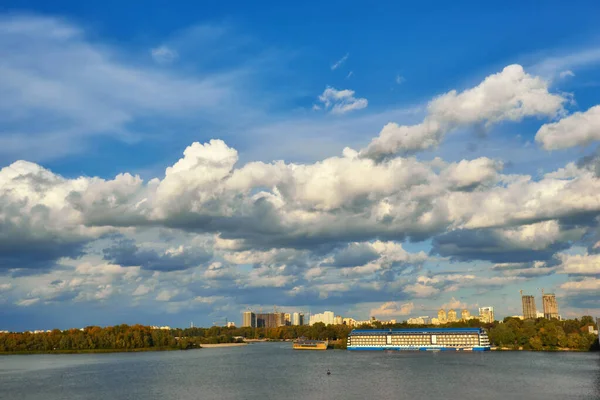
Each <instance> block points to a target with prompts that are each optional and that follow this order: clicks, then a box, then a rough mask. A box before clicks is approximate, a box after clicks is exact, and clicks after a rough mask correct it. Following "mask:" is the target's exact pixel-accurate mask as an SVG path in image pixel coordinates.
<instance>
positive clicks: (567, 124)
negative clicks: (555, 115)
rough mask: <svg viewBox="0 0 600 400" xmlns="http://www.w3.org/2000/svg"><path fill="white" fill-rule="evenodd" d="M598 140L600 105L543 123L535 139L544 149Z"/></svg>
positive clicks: (555, 148)
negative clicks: (549, 122) (558, 119)
mask: <svg viewBox="0 0 600 400" xmlns="http://www.w3.org/2000/svg"><path fill="white" fill-rule="evenodd" d="M598 140H600V106H594V107H591V108H590V109H589V110H587V111H585V112H576V113H574V114H571V115H569V116H568V117H566V118H563V119H561V120H560V121H558V122H554V123H551V124H545V125H543V126H542V127H541V128H540V129H539V130H538V131H537V134H536V135H535V141H536V142H538V143H539V144H541V145H542V147H543V148H544V149H546V150H558V149H566V148H569V147H574V146H585V145H587V144H589V143H591V142H594V141H598Z"/></svg>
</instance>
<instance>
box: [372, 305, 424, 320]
mask: <svg viewBox="0 0 600 400" xmlns="http://www.w3.org/2000/svg"><path fill="white" fill-rule="evenodd" d="M414 308H415V304H414V303H413V302H412V301H411V302H409V303H398V302H396V301H388V302H386V303H383V304H381V305H380V306H379V307H377V308H373V309H371V311H370V312H369V315H372V316H374V317H379V318H383V317H398V316H403V315H410V313H412V311H413V309H414Z"/></svg>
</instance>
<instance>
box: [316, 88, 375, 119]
mask: <svg viewBox="0 0 600 400" xmlns="http://www.w3.org/2000/svg"><path fill="white" fill-rule="evenodd" d="M319 101H320V102H321V103H322V104H323V107H324V108H325V109H326V110H329V111H330V112H331V113H332V114H345V113H347V112H350V111H356V110H361V109H363V108H366V107H367V106H368V105H369V102H368V100H367V99H364V98H360V97H359V98H356V97H354V90H349V89H344V90H337V89H335V88H332V87H327V88H326V89H325V90H324V91H323V93H322V94H321V95H320V96H319Z"/></svg>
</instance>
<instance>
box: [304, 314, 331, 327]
mask: <svg viewBox="0 0 600 400" xmlns="http://www.w3.org/2000/svg"><path fill="white" fill-rule="evenodd" d="M318 322H322V323H324V324H325V325H333V324H334V323H335V314H334V313H333V312H332V311H325V312H324V313H322V314H312V315H311V316H310V323H309V324H310V325H311V326H312V325H314V324H316V323H318Z"/></svg>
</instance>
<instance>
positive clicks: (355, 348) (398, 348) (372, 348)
mask: <svg viewBox="0 0 600 400" xmlns="http://www.w3.org/2000/svg"><path fill="white" fill-rule="evenodd" d="M348 350H353V351H361V350H365V351H377V350H379V351H381V350H393V351H489V350H490V347H487V346H475V347H403V346H349V347H348Z"/></svg>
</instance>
